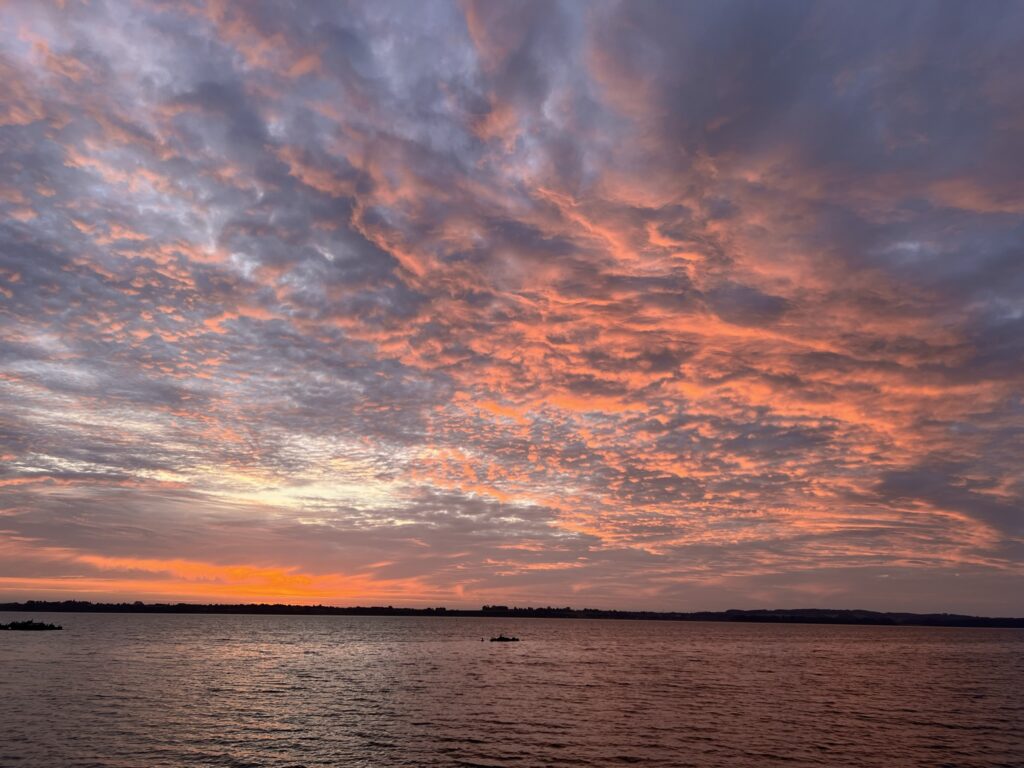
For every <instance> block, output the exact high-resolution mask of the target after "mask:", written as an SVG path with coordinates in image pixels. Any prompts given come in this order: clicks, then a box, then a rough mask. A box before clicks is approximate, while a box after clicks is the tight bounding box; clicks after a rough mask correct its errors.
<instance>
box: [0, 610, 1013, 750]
mask: <svg viewBox="0 0 1024 768" xmlns="http://www.w3.org/2000/svg"><path fill="white" fill-rule="evenodd" d="M24 617H25V616H24V615H17V614H0V622H5V621H10V620H12V619H19V618H24ZM33 618H36V619H41V620H43V621H54V622H56V623H59V624H63V625H64V631H62V632H33V633H21V632H3V633H0V765H3V766H19V765H23V766H68V767H71V766H81V767H84V766H119V767H120V766H124V767H128V766H131V767H132V768H135V767H136V766H239V767H242V766H252V767H253V768H256V767H259V766H296V767H297V766H546V765H550V766H573V765H576V766H605V765H620V764H622V765H625V764H635V765H643V766H674V767H675V766H748V765H749V766H772V765H787V766H1022V765H1024V631H1021V630H1000V629H949V628H914V627H900V628H897V627H850V626H809V625H788V626H787V625H754V624H722V623H675V622H641V621H585V620H543V619H530V620H513V619H473V618H427V617H416V618H404V617H341V616H217V615H213V616H190V615H137V614H136V615H118V614H45V615H36V616H34V617H33ZM499 632H504V633H506V634H516V635H519V636H520V637H521V638H522V642H520V643H490V642H481V638H486V637H489V636H491V635H496V634H498V633H499Z"/></svg>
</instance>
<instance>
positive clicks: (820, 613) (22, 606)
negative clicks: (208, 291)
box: [0, 600, 1024, 628]
mask: <svg viewBox="0 0 1024 768" xmlns="http://www.w3.org/2000/svg"><path fill="white" fill-rule="evenodd" d="M0 611H40V612H43V611H45V612H50V613H53V612H80V613H228V614H240V613H241V614H246V613H251V614H268V615H310V616H491V617H509V618H516V619H633V620H645V621H735V622H762V623H770V624H870V625H889V626H914V627H1012V628H1024V618H989V617H987V616H963V615H960V614H955V613H880V612H878V611H861V610H841V609H830V608H796V609H786V608H783V609H775V610H753V611H744V610H735V609H733V610H728V611H695V612H692V613H682V612H676V611H669V612H664V611H606V610H600V609H597V608H568V607H566V608H552V607H550V606H548V607H546V608H518V607H512V608H510V607H509V606H507V605H485V606H483V607H482V608H481V609H480V610H467V609H462V608H395V607H393V606H390V605H388V606H366V607H364V606H353V607H348V608H342V607H337V606H330V605H282V604H279V603H274V604H271V603H248V604H243V605H233V604H208V605H200V604H196V603H141V602H134V603H91V602H87V601H83V600H64V601H60V602H48V601H44V600H29V601H27V602H24V603H0Z"/></svg>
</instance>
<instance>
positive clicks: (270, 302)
mask: <svg viewBox="0 0 1024 768" xmlns="http://www.w3.org/2000/svg"><path fill="white" fill-rule="evenodd" d="M1010 16H1012V17H1013V18H1014V21H1013V23H1008V20H1007V19H1008V17H1010ZM1022 16H1024V5H1021V4H1017V5H1009V6H1006V5H1000V4H998V3H993V4H987V3H979V4H956V3H942V2H937V3H931V4H913V3H902V4H894V5H891V6H890V5H888V4H881V3H875V4H871V12H870V13H865V12H864V6H863V5H862V4H860V3H852V2H851V3H818V4H802V3H790V2H781V3H774V2H764V3H753V4H750V3H735V2H706V3H654V2H626V3H615V2H586V3H584V2H579V3H574V2H566V3H556V2H538V3H532V2H523V3H519V2H484V3H476V2H468V1H467V2H458V3H449V2H440V1H439V2H423V3H419V2H367V3H357V4H352V5H349V4H345V3H336V2H325V3H315V2H309V3H298V4H296V5H295V6H294V7H290V6H288V5H287V4H285V3H281V2H265V3H264V2H237V3H231V2H214V1H213V0H211V2H198V1H197V2H190V1H188V0H182V1H181V2H178V1H174V2H171V1H168V2H147V3H129V2H100V1H97V2H90V3H86V2H76V1H75V0H68V2H66V3H52V4H51V3H43V2H38V3H37V2H13V3H0V25H2V28H3V29H4V30H5V31H6V34H5V35H4V36H3V38H2V39H0V105H2V109H0V163H2V173H0V237H2V246H0V405H2V408H0V600H2V599H9V600H23V599H30V598H40V599H64V598H82V599H116V600H136V599H142V600H175V601H176V600H188V601H211V602H212V601H232V602H251V601H264V600H265V601H273V602H289V603H330V604H339V605H355V604H364V605H365V604H394V605H447V606H478V605H481V604H483V603H495V602H497V603H507V604H509V605H512V604H519V605H526V604H534V605H538V604H544V605H547V604H554V605H567V604H571V605H573V606H579V607H583V606H593V607H609V608H613V607H618V608H634V607H635V608H652V609H659V610H701V609H723V608H729V607H761V606H819V605H834V606H836V607H849V608H854V607H857V608H870V609H877V610H922V611H943V610H949V611H964V612H974V613H983V614H989V615H1008V614H1015V615H1020V614H1021V613H1022V612H1024V557H1022V555H1024V218H1022V217H1024V184H1022V182H1021V179H1024V76H1022V75H1021V73H1022V72H1024V40H1022V39H1021V38H1022V35H1021V34H1020V31H1021V30H1024V18H1022Z"/></svg>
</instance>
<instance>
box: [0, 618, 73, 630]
mask: <svg viewBox="0 0 1024 768" xmlns="http://www.w3.org/2000/svg"><path fill="white" fill-rule="evenodd" d="M0 629H14V630H20V631H22V632H41V631H45V630H52V629H64V627H62V626H60V624H47V623H45V622H42V621H32V619H29V620H28V621H12V622H11V623H10V624H0Z"/></svg>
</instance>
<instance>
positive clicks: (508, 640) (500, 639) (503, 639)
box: [491, 634, 519, 643]
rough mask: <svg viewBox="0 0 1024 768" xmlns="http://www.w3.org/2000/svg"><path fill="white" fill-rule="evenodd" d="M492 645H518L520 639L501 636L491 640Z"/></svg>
mask: <svg viewBox="0 0 1024 768" xmlns="http://www.w3.org/2000/svg"><path fill="white" fill-rule="evenodd" d="M491 642H492V643H518V642H519V638H518V637H505V635H504V634H500V635H498V636H497V637H492V638H491Z"/></svg>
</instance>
